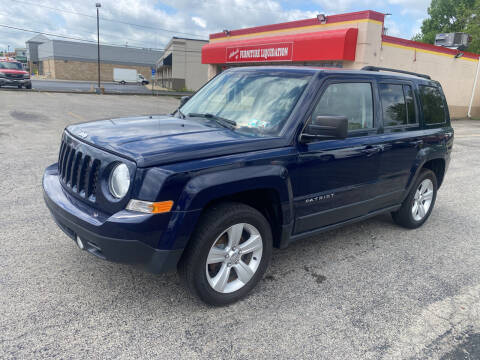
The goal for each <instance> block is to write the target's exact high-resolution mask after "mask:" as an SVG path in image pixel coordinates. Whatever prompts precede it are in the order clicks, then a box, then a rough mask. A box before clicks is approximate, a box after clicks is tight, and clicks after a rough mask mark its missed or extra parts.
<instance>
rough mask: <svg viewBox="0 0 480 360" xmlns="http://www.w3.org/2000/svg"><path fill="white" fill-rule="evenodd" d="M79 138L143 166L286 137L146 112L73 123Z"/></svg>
mask: <svg viewBox="0 0 480 360" xmlns="http://www.w3.org/2000/svg"><path fill="white" fill-rule="evenodd" d="M67 131H68V132H69V133H70V134H72V135H73V136H75V137H76V138H78V139H80V140H82V141H84V142H86V143H89V144H92V145H94V146H96V147H99V148H103V149H106V150H108V151H111V152H114V153H116V154H119V155H121V156H124V157H127V158H130V159H132V160H134V161H135V162H136V163H137V166H139V167H148V166H154V165H162V164H168V163H173V162H179V161H187V160H194V159H200V158H207V157H215V156H221V155H229V154H235V153H241V152H248V151H255V150H264V149H270V148H275V147H281V146H283V144H284V139H282V138H278V137H268V138H266V137H252V136H247V135H242V134H239V133H238V132H235V131H232V130H230V129H226V128H218V127H214V126H212V125H211V126H208V125H207V122H206V121H205V122H204V120H203V119H202V120H192V119H179V118H176V117H172V116H168V115H167V116H143V117H134V118H120V119H112V120H101V121H94V122H88V123H83V124H77V125H71V126H69V127H68V128H67Z"/></svg>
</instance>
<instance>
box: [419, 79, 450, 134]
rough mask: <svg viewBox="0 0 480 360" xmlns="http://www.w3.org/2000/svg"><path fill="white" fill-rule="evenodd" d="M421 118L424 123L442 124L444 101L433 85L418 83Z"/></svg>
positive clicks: (443, 120) (443, 119)
mask: <svg viewBox="0 0 480 360" xmlns="http://www.w3.org/2000/svg"><path fill="white" fill-rule="evenodd" d="M420 99H421V101H422V108H423V118H424V119H425V124H427V125H432V124H442V123H444V122H445V103H444V101H443V97H442V94H441V93H440V91H439V90H438V89H437V88H435V87H433V86H425V85H420Z"/></svg>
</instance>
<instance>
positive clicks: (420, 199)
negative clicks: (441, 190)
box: [392, 169, 438, 229]
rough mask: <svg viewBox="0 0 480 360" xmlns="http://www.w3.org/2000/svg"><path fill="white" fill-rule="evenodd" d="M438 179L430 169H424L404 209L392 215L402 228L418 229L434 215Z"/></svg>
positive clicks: (403, 205)
mask: <svg viewBox="0 0 480 360" xmlns="http://www.w3.org/2000/svg"><path fill="white" fill-rule="evenodd" d="M437 184H438V183H437V177H436V176H435V173H434V172H433V171H431V170H428V169H422V171H421V173H420V175H419V176H418V178H417V180H416V181H415V184H414V185H413V186H412V189H411V190H410V193H409V194H408V196H407V198H406V199H405V201H404V202H403V204H402V207H401V208H400V209H399V210H398V211H396V212H393V213H392V218H393V220H394V221H395V222H396V223H397V224H398V225H400V226H403V227H406V228H408V229H416V228H418V227H420V226H422V225H423V223H425V221H427V219H428V218H429V217H430V214H431V213H432V210H433V206H434V205H435V200H436V198H437V189H438V185H437Z"/></svg>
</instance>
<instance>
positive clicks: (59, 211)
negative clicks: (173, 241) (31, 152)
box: [43, 165, 183, 273]
mask: <svg viewBox="0 0 480 360" xmlns="http://www.w3.org/2000/svg"><path fill="white" fill-rule="evenodd" d="M43 195H44V199H45V203H46V205H47V207H48V209H49V210H50V212H51V214H52V217H53V219H54V220H55V222H56V223H57V225H58V226H59V227H60V229H62V230H63V232H65V234H67V235H68V236H69V237H70V238H72V239H74V240H76V239H77V236H78V237H79V238H80V239H81V240H82V243H83V244H84V246H85V250H86V251H88V252H89V253H91V254H92V255H95V256H97V257H99V258H101V259H104V260H109V261H113V262H120V263H128V264H135V265H140V266H141V267H143V268H145V269H146V270H147V271H149V272H152V273H162V272H168V271H174V270H176V266H177V263H178V261H179V259H180V257H181V255H182V253H183V249H172V250H163V249H157V248H154V247H152V246H150V245H148V244H147V243H145V242H144V241H140V240H137V239H131V238H121V237H120V236H119V234H127V236H129V235H131V234H135V230H136V229H137V230H138V233H139V234H142V231H143V232H145V228H148V227H150V226H151V224H150V223H149V220H150V219H151V216H152V215H146V214H138V215H137V214H134V213H130V214H125V213H127V212H123V214H120V215H118V214H115V215H113V216H111V217H103V215H102V214H98V213H97V212H96V211H94V210H92V213H88V210H86V209H81V208H80V207H79V206H78V204H76V203H75V200H74V199H73V198H71V197H70V196H68V195H67V194H66V193H65V192H64V190H63V188H62V186H61V184H60V182H59V180H58V172H57V167H56V165H55V166H50V167H49V168H47V169H46V171H45V174H44V176H43ZM122 219H123V220H124V222H122ZM160 222H161V221H160ZM125 226H128V229H129V231H128V232H127V233H126V232H125V230H124V227H125Z"/></svg>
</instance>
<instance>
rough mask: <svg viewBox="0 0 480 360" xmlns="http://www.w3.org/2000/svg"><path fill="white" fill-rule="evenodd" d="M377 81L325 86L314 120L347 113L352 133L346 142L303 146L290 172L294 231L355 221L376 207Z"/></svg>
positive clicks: (377, 166) (332, 141)
mask: <svg viewBox="0 0 480 360" xmlns="http://www.w3.org/2000/svg"><path fill="white" fill-rule="evenodd" d="M374 85H375V84H374V82H372V81H368V80H359V81H356V82H352V81H349V82H345V81H340V80H338V81H336V80H330V81H328V82H327V83H326V84H324V86H323V90H322V91H321V96H320V98H319V100H318V102H317V105H316V107H315V109H314V110H313V113H312V115H311V118H314V117H316V116H320V115H338V116H346V117H347V118H348V128H349V135H348V138H347V139H344V140H317V141H311V142H308V143H306V144H305V143H301V144H299V156H298V162H297V166H296V167H295V168H294V169H292V170H291V171H290V175H291V178H292V190H293V195H294V206H295V227H294V234H301V233H306V232H310V231H313V230H316V229H318V228H322V227H325V226H328V225H332V224H336V223H340V222H343V221H347V220H350V219H354V218H356V217H359V216H362V215H364V214H367V213H369V212H370V211H372V209H374V208H375V201H376V199H377V197H378V196H379V195H380V194H379V192H378V188H377V182H378V170H379V161H380V146H379V138H378V128H377V121H376V116H375V114H376V111H375V109H376V106H375V104H376V103H377V101H376V100H375V99H376V98H377V92H376V88H375V86H374ZM311 118H310V119H311Z"/></svg>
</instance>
